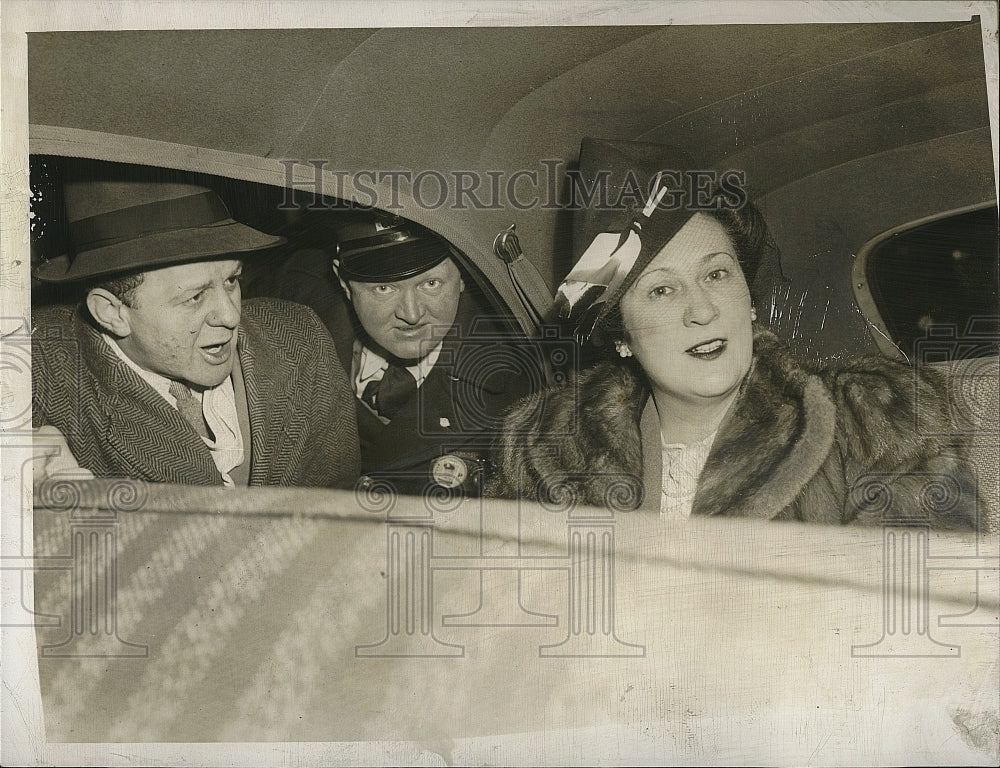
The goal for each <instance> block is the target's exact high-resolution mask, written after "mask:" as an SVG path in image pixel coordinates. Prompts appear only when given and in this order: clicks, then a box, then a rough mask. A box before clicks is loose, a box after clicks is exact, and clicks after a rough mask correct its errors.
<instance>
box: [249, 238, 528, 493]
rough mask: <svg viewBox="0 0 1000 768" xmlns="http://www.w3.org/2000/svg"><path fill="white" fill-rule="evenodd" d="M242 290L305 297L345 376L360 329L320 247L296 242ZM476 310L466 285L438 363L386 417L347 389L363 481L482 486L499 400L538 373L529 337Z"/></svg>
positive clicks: (412, 488) (407, 486)
mask: <svg viewBox="0 0 1000 768" xmlns="http://www.w3.org/2000/svg"><path fill="white" fill-rule="evenodd" d="M251 290H255V291H257V292H259V293H264V292H271V293H274V294H277V295H280V296H282V297H283V298H286V299H291V300H293V301H297V302H300V303H303V304H306V305H307V306H309V307H311V308H312V309H313V310H314V311H315V312H316V314H317V315H319V317H320V319H321V320H322V321H323V323H324V324H325V325H326V326H327V328H328V329H329V331H330V334H331V336H333V340H334V344H335V345H336V349H337V356H338V357H339V358H340V361H341V362H342V363H343V365H344V370H345V372H346V373H347V376H348V379H349V380H350V379H351V378H352V371H351V366H352V359H353V351H354V350H353V347H354V340H355V339H356V338H358V336H359V334H361V333H362V331H361V329H360V328H359V327H358V321H357V318H356V317H355V315H354V312H353V310H352V309H351V306H350V303H349V301H348V300H347V297H346V296H345V295H344V292H343V290H342V289H341V287H340V286H339V285H338V284H337V281H336V278H335V277H334V275H333V272H332V269H331V266H330V256H329V255H328V254H326V253H325V252H323V251H320V250H313V249H305V250H302V251H300V252H299V253H297V254H295V256H293V258H292V259H290V260H289V262H288V264H287V265H286V268H285V271H284V273H283V274H281V275H279V276H277V277H276V278H273V279H271V280H270V281H269V282H268V283H267V284H266V285H260V286H255V287H252V288H251ZM484 312H485V309H484V306H483V302H479V301H477V299H476V298H475V297H473V295H472V294H471V293H470V291H469V290H468V289H467V290H466V292H465V293H463V294H462V297H461V300H460V301H459V308H458V316H457V318H456V321H455V326H454V327H453V328H452V331H451V333H449V334H448V336H447V337H446V338H445V340H444V342H443V345H444V346H443V348H442V350H441V354H440V356H439V357H438V360H437V363H436V364H435V366H434V368H433V369H432V370H431V372H430V373H429V374H428V375H427V377H426V378H425V379H424V382H423V383H422V384H421V386H420V387H419V388H418V389H417V391H416V394H415V395H414V396H413V397H412V398H411V399H410V401H409V402H408V403H406V404H404V406H403V407H402V409H401V410H400V411H399V412H398V413H397V414H396V415H395V416H394V417H393V419H392V421H391V422H390V423H388V424H383V423H382V422H381V421H380V420H379V419H378V417H377V416H375V415H374V413H372V411H371V410H369V409H368V407H367V406H366V405H365V404H364V403H362V402H361V401H360V400H357V399H355V407H356V410H357V419H358V433H359V437H360V441H361V471H362V475H363V476H364V477H363V481H366V482H363V484H364V485H368V486H370V485H371V483H373V482H374V483H378V484H379V486H380V487H384V488H385V489H386V490H389V489H391V490H394V491H396V492H399V493H409V494H420V493H423V492H425V491H430V490H433V489H434V488H436V487H441V486H443V487H451V488H456V489H457V490H460V491H461V492H464V493H468V494H473V495H474V494H478V493H479V492H481V488H482V483H483V481H484V479H485V478H486V477H487V476H488V475H489V474H490V473H491V471H492V456H493V453H492V445H493V443H494V439H495V437H496V434H497V432H498V430H499V428H500V425H501V424H502V415H503V412H504V410H505V409H506V408H507V407H509V406H510V405H512V404H513V403H514V402H515V401H517V400H518V399H519V398H520V397H522V396H523V395H525V394H527V393H528V392H530V391H532V390H533V389H537V388H538V387H539V386H541V381H543V373H542V371H541V369H540V366H539V365H536V363H535V356H534V355H533V353H532V352H531V350H530V347H529V346H528V345H519V344H518V343H517V342H521V341H523V340H524V339H523V337H520V338H519V339H514V338H511V337H509V334H508V337H507V338H505V337H504V334H503V333H501V332H500V331H499V330H498V327H499V326H498V325H497V324H489V323H484V322H483V321H484V320H485V319H486V318H483V317H481V315H482V314H483V313H484ZM352 386H353V383H352ZM352 392H353V389H352ZM459 478H464V479H461V480H460V481H459Z"/></svg>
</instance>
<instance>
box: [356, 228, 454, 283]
mask: <svg viewBox="0 0 1000 768" xmlns="http://www.w3.org/2000/svg"><path fill="white" fill-rule="evenodd" d="M338 256H339V267H338V272H339V274H340V277H341V279H342V280H350V281H353V282H356V283H395V282H399V281H400V280H407V279H409V278H411V277H415V276H417V275H420V274H423V273H424V272H426V271H427V270H429V269H433V268H434V267H436V266H437V265H438V264H440V263H441V262H443V261H444V260H445V259H447V258H448V257H449V256H451V250H450V249H449V248H448V247H447V246H446V245H442V243H441V242H436V241H434V240H431V239H420V240H413V241H409V242H402V243H398V244H395V245H386V246H382V247H379V248H372V249H371V250H366V251H359V252H354V253H351V254H349V255H346V254H339V255H338Z"/></svg>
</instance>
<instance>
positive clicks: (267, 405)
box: [32, 299, 359, 487]
mask: <svg viewBox="0 0 1000 768" xmlns="http://www.w3.org/2000/svg"><path fill="white" fill-rule="evenodd" d="M81 311H86V310H81V309H80V308H78V307H76V306H66V305H61V306H51V307H41V308H38V309H36V310H34V311H33V313H32V326H33V330H32V378H33V384H34V386H33V390H34V391H33V396H32V419H33V423H34V426H36V427H37V426H41V425H44V424H51V425H53V426H55V427H56V428H58V429H59V431H60V432H62V433H63V435H65V437H66V440H67V442H68V445H69V448H70V451H71V452H72V453H73V456H74V457H75V458H76V460H77V463H79V464H80V466H82V467H84V468H86V469H89V470H90V471H91V472H93V473H94V474H95V475H96V476H109V477H131V478H137V479H141V480H146V481H149V482H160V483H182V484H187V485H222V476H221V474H220V473H219V471H218V469H217V468H216V465H215V462H214V461H213V459H212V455H211V452H210V451H209V449H208V448H207V447H206V446H205V444H204V442H203V441H202V439H201V438H200V437H199V436H198V434H197V433H196V432H195V431H194V429H193V428H192V427H191V426H190V424H188V422H187V421H185V419H184V417H183V416H181V414H180V413H179V412H178V411H177V409H175V408H173V407H172V406H171V405H170V404H169V403H167V401H166V400H164V399H163V397H161V396H160V395H159V394H157V393H156V392H155V391H154V390H153V388H152V387H150V386H149V384H147V383H146V382H145V381H143V380H142V379H141V378H140V377H139V376H138V375H136V373H135V372H134V371H132V370H131V369H130V368H129V366H128V365H126V364H125V363H124V362H123V361H122V360H121V359H120V358H119V357H118V356H117V355H116V354H115V352H114V350H112V349H110V348H109V347H108V345H107V343H106V342H105V341H104V340H103V339H102V338H101V335H100V333H99V332H98V331H97V330H96V329H94V328H93V326H92V325H91V324H90V323H89V322H87V320H86V319H84V318H83V317H82V316H81ZM238 333H239V336H238V341H237V350H238V355H239V365H240V366H241V372H242V378H243V383H244V387H245V391H246V400H247V409H248V412H249V413H248V415H249V421H250V474H249V483H250V485H285V486H319V487H352V486H353V485H354V484H355V482H356V479H357V477H358V469H359V456H358V446H357V424H356V420H355V413H354V404H353V400H354V397H353V393H352V391H351V388H350V385H349V384H348V382H347V378H346V376H345V375H344V371H343V368H342V367H341V365H340V364H339V362H338V361H337V360H336V353H335V351H334V349H333V345H332V344H331V341H330V337H329V334H327V332H326V330H325V329H324V328H323V325H322V324H321V323H320V322H319V320H318V319H317V318H316V316H315V315H314V314H313V313H312V312H310V311H309V310H308V309H306V308H304V307H301V306H298V305H295V304H292V303H291V302H285V301H277V300H272V299H259V300H248V301H244V302H243V309H242V317H241V320H240V327H239V331H238ZM245 438H246V436H244V439H245Z"/></svg>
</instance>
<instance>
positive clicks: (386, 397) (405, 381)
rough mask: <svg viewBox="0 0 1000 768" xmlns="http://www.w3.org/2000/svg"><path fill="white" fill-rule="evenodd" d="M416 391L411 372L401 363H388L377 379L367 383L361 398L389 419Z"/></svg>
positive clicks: (415, 383) (415, 381)
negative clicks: (380, 376) (383, 372)
mask: <svg viewBox="0 0 1000 768" xmlns="http://www.w3.org/2000/svg"><path fill="white" fill-rule="evenodd" d="M416 391H417V380H416V379H414V378H413V374H412V373H410V372H409V371H408V370H406V369H405V368H404V367H403V366H401V365H395V364H394V363H389V367H388V368H386V369H385V374H383V376H382V378H381V379H380V380H379V381H371V382H369V383H368V385H367V386H366V387H365V391H364V392H363V393H362V394H361V399H362V400H363V401H364V402H365V403H367V404H368V406H369V407H371V408H372V409H373V410H374V411H375V412H376V413H378V414H379V415H380V416H383V417H384V418H386V419H391V418H392V417H393V416H395V415H396V414H397V413H398V412H399V409H400V408H402V407H403V404H404V403H405V402H406V401H407V400H409V399H410V397H411V396H412V395H413V393H415V392H416Z"/></svg>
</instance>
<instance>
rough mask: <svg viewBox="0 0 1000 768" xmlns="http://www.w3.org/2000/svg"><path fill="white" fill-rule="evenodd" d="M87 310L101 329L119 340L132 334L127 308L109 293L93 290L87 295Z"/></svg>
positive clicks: (100, 289)
mask: <svg viewBox="0 0 1000 768" xmlns="http://www.w3.org/2000/svg"><path fill="white" fill-rule="evenodd" d="M87 310H88V311H89V312H90V315H91V317H93V318H94V321H95V322H96V323H97V324H98V325H99V326H101V328H102V329H103V330H105V331H107V332H108V333H110V334H111V335H113V336H116V337H117V338H119V339H124V338H125V337H126V336H128V335H130V334H131V333H132V327H131V326H130V325H129V320H128V307H126V306H125V304H124V303H123V302H122V300H121V299H119V298H118V297H117V296H115V295H114V294H113V293H111V291H106V290H104V289H103V288H94V289H93V290H91V291H90V292H88V293H87Z"/></svg>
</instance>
